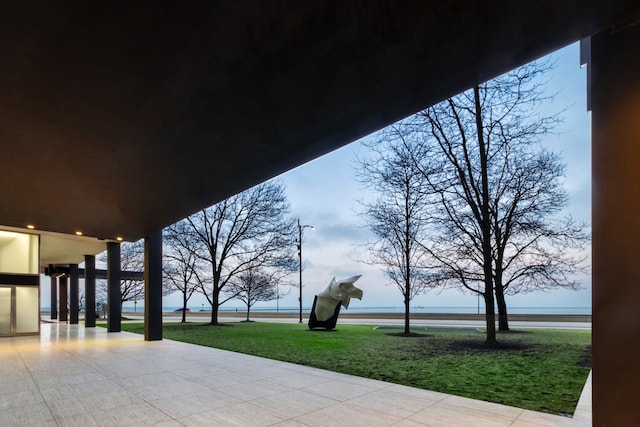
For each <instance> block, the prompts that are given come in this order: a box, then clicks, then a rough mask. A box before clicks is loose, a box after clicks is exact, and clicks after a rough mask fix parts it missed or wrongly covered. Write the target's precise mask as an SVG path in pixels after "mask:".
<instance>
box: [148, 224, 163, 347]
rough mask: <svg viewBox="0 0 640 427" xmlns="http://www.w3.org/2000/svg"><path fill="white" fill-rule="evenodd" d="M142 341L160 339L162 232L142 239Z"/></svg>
mask: <svg viewBox="0 0 640 427" xmlns="http://www.w3.org/2000/svg"><path fill="white" fill-rule="evenodd" d="M144 339H145V340H146V341H156V340H161V339H162V230H160V231H157V232H155V233H153V234H151V235H149V236H147V237H145V239H144Z"/></svg>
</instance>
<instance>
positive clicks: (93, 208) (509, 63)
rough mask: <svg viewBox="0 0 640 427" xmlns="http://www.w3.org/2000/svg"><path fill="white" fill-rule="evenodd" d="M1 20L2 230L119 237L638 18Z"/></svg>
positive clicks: (137, 13)
mask: <svg viewBox="0 0 640 427" xmlns="http://www.w3.org/2000/svg"><path fill="white" fill-rule="evenodd" d="M1 9H2V10H0V15H1V18H0V55H1V56H0V60H1V61H2V66H1V67H0V94H1V95H0V144H1V148H2V155H1V158H2V168H1V169H0V198H1V199H0V224H3V225H8V226H14V227H24V226H25V225H26V224H27V223H33V224H35V225H36V226H37V227H38V228H41V229H44V230H47V231H53V232H59V233H73V232H74V231H76V230H82V231H83V232H84V234H85V236H94V237H98V238H105V239H113V238H115V237H116V236H123V237H124V238H125V239H126V240H137V239H139V238H140V237H143V236H145V235H147V234H149V233H152V232H154V231H157V230H159V229H161V228H162V227H164V226H167V225H169V224H171V223H173V222H175V221H177V220H179V219H181V218H183V217H185V216H187V215H189V214H191V213H193V212H195V211H197V210H199V209H201V208H204V207H207V206H210V205H212V204H214V203H216V202H218V201H221V200H223V199H224V198H226V197H228V196H230V195H232V194H235V193H237V192H240V191H242V190H244V189H247V188H249V187H250V186H252V185H255V184H258V183H260V182H263V181H265V180H267V179H269V178H272V177H274V176H277V175H279V174H281V173H282V172H285V171H287V170H289V169H291V168H293V167H296V166H298V165H300V164H303V163H305V162H307V161H309V160H312V159H314V158H316V157H318V156H320V155H322V154H325V153H327V152H329V151H332V150H334V149H336V148H338V147H340V146H343V145H345V144H347V143H349V142H352V141H354V140H356V139H357V138H359V137H362V136H365V135H367V134H369V133H371V132H372V131H374V130H377V129H379V128H381V127H383V126H385V125H387V124H390V123H392V122H394V121H396V120H398V119H400V118H402V117H405V116H407V115H409V114H411V113H413V112H415V111H417V110H419V109H421V108H424V107H427V106H429V105H431V104H433V103H435V102H438V101H439V100H442V99H443V98H445V97H447V96H450V95H453V94H455V93H458V92H460V91H462V90H464V89H467V88H469V87H470V86H472V85H473V84H474V83H476V82H481V81H484V80H487V79H489V78H491V77H494V76H496V75H498V74H500V73H502V72H506V71H508V70H510V69H512V68H514V67H516V66H518V65H521V64H523V63H526V62H528V61H530V60H533V59H535V58H537V57H540V56H542V55H545V54H547V53H550V52H552V51H554V50H556V49H558V48H560V47H563V46H565V45H567V44H569V43H572V42H575V41H577V40H579V39H581V38H583V37H585V36H588V35H590V34H593V33H595V32H598V31H601V30H603V29H608V28H611V27H613V26H614V25H616V24H618V25H624V23H625V22H629V21H632V20H634V19H637V17H638V16H640V12H639V9H640V3H638V2H637V0H633V1H626V0H617V1H606V2H605V1H595V0H594V1H557V0H549V1H527V2H521V1H482V2H469V1H467V0H464V1H446V2H442V1H410V2H403V1H395V0H394V1H377V2H370V1H348V2H331V1H320V0H314V1H308V2H307V1H299V0H291V1H279V2H274V1H268V2H256V1H251V2H246V1H228V2H215V1H209V0H207V1H183V2H174V3H167V2H165V3H162V2H153V3H146V2H137V1H134V2H93V1H88V2H87V1H78V2H64V1H62V2H57V1H56V2H28V1H25V2H10V3H4V4H3V5H2V6H1ZM576 66H577V64H576Z"/></svg>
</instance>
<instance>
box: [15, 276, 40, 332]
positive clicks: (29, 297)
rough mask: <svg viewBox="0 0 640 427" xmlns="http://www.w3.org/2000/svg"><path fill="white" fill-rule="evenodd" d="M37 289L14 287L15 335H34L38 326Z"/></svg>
mask: <svg viewBox="0 0 640 427" xmlns="http://www.w3.org/2000/svg"><path fill="white" fill-rule="evenodd" d="M38 291H39V288H38V287H36V286H16V334H25V333H36V332H38V327H39V324H40V311H39V307H40V301H39V297H38Z"/></svg>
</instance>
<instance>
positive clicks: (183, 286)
mask: <svg viewBox="0 0 640 427" xmlns="http://www.w3.org/2000/svg"><path fill="white" fill-rule="evenodd" d="M163 255H164V260H165V262H164V263H163V266H162V273H163V277H164V286H165V289H167V291H168V292H170V293H173V292H179V293H180V295H181V296H182V323H185V322H186V320H187V318H186V316H187V304H188V303H189V299H190V298H191V296H192V295H193V294H194V292H196V291H197V290H198V284H199V283H200V282H201V281H200V280H198V279H199V277H200V276H201V275H202V270H203V269H202V265H201V261H200V260H199V259H198V257H196V255H195V253H194V252H193V251H192V250H191V248H190V246H189V235H188V234H182V233H180V227H178V226H175V225H174V226H173V227H168V228H166V229H165V230H164V251H163ZM199 275H200V276H199Z"/></svg>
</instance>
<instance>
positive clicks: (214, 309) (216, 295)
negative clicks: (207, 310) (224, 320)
mask: <svg viewBox="0 0 640 427" xmlns="http://www.w3.org/2000/svg"><path fill="white" fill-rule="evenodd" d="M211 298H212V299H211V302H212V304H211V324H212V325H217V324H218V301H219V300H220V292H219V291H217V290H216V289H214V290H213V295H212V296H211Z"/></svg>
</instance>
